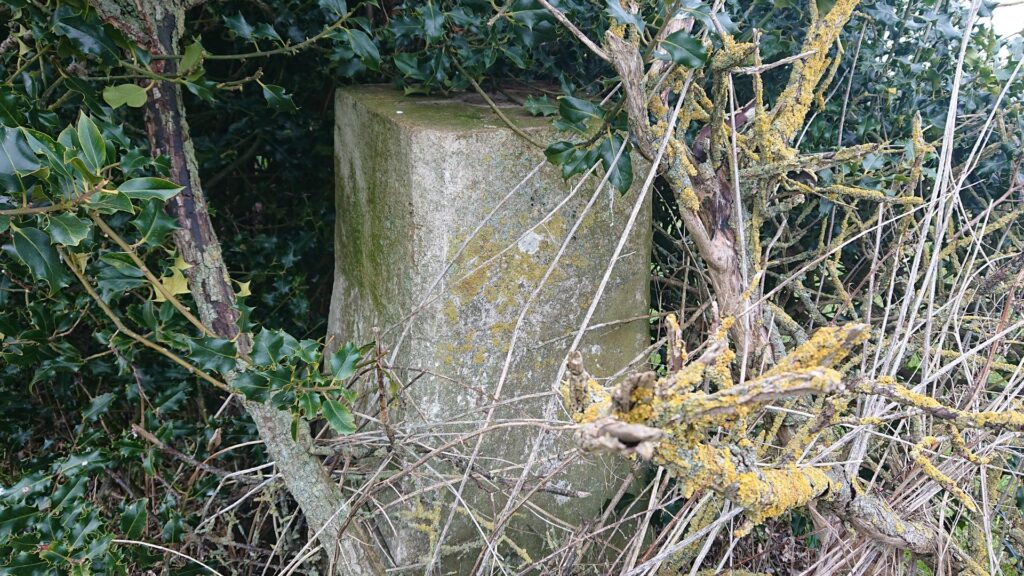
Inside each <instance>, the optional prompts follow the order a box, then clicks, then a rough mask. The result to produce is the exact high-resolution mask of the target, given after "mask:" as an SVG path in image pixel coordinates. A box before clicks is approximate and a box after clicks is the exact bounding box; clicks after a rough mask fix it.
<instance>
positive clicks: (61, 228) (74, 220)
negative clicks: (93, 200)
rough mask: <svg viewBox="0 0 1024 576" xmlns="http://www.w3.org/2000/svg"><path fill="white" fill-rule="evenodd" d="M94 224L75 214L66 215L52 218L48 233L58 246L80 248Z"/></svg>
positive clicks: (47, 228) (47, 229)
mask: <svg viewBox="0 0 1024 576" xmlns="http://www.w3.org/2000/svg"><path fill="white" fill-rule="evenodd" d="M91 229H92V224H91V223H90V222H89V221H88V220H85V219H83V218H80V217H78V216H76V215H74V214H70V213H64V214H57V215H56V216H50V218H49V222H48V224H47V226H46V231H47V232H49V233H50V238H52V239H53V241H54V242H56V243H57V244H63V245H64V246H78V244H79V243H80V242H81V241H82V240H85V238H86V237H87V236H88V235H89V230H91Z"/></svg>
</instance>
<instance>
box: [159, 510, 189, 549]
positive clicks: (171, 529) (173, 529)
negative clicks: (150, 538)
mask: <svg viewBox="0 0 1024 576" xmlns="http://www.w3.org/2000/svg"><path fill="white" fill-rule="evenodd" d="M184 536H185V523H184V522H182V519H181V516H179V515H178V513H177V512H172V513H171V518H170V519H169V520H167V522H166V523H164V528H163V530H162V531H161V537H162V538H163V540H164V542H171V543H174V542H181V540H182V538H184Z"/></svg>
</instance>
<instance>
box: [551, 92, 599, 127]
mask: <svg viewBox="0 0 1024 576" xmlns="http://www.w3.org/2000/svg"><path fill="white" fill-rule="evenodd" d="M558 113H559V114H560V115H561V116H562V118H565V119H566V120H568V121H570V122H574V123H578V122H586V121H588V120H596V121H600V120H603V119H604V111H603V110H601V108H600V107H599V106H597V105H596V104H594V103H593V102H589V101H587V100H582V99H580V98H574V97H572V96H562V97H561V99H560V100H559V103H558Z"/></svg>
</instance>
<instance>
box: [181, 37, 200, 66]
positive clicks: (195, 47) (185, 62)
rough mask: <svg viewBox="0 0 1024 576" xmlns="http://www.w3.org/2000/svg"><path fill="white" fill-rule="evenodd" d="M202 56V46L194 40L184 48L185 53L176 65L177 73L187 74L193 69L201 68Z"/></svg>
mask: <svg viewBox="0 0 1024 576" xmlns="http://www.w3.org/2000/svg"><path fill="white" fill-rule="evenodd" d="M203 56H204V50H203V45H202V44H201V43H200V42H199V40H198V39H196V40H195V41H193V42H192V43H190V44H189V45H188V46H186V47H185V53H184V54H182V55H181V61H180V62H179V63H178V73H179V74H188V73H189V72H191V71H192V70H193V69H194V68H198V67H199V66H202V64H203Z"/></svg>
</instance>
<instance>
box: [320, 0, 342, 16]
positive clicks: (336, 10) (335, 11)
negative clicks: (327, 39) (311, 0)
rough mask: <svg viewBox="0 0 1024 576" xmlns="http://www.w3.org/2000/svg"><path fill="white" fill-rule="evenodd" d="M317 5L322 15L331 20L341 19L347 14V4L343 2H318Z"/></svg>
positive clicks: (321, 0)
mask: <svg viewBox="0 0 1024 576" xmlns="http://www.w3.org/2000/svg"><path fill="white" fill-rule="evenodd" d="M317 4H318V5H319V6H320V9H321V10H323V11H324V14H326V15H327V16H328V17H330V18H332V19H335V18H341V17H342V16H344V15H345V13H347V12H348V4H347V3H346V2H345V0H319V2H317Z"/></svg>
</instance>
